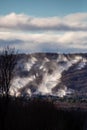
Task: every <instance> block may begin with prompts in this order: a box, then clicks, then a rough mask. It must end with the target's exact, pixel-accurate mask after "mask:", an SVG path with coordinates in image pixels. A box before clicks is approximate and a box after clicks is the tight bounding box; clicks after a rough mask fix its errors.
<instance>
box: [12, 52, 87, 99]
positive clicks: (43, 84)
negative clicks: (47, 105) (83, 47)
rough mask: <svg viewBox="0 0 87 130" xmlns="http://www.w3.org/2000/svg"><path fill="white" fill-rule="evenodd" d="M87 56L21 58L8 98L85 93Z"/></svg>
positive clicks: (36, 54) (27, 56)
mask: <svg viewBox="0 0 87 130" xmlns="http://www.w3.org/2000/svg"><path fill="white" fill-rule="evenodd" d="M86 79H87V54H56V53H34V54H28V55H25V54H22V55H21V54H20V55H19V56H18V60H17V65H16V67H15V77H14V79H13V80H12V83H11V88H10V94H11V95H14V96H20V95H23V96H32V95H37V94H40V95H54V96H59V97H63V96H65V95H70V94H72V93H75V92H78V93H81V92H82V93H83V94H86V91H87V81H86Z"/></svg>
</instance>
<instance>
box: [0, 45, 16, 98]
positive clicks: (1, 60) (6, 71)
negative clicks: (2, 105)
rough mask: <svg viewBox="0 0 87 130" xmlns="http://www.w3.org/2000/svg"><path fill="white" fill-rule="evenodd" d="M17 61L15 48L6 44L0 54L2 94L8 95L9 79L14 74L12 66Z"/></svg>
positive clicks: (0, 87) (0, 85)
mask: <svg viewBox="0 0 87 130" xmlns="http://www.w3.org/2000/svg"><path fill="white" fill-rule="evenodd" d="M16 63H17V53H16V51H15V48H10V47H9V46H7V47H6V48H4V49H3V50H2V51H1V55H0V91H1V94H2V96H6V97H7V98H8V96H9V89H10V85H11V80H12V78H13V76H14V68H15V65H16Z"/></svg>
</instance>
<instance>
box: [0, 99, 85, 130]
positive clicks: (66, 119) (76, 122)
mask: <svg viewBox="0 0 87 130" xmlns="http://www.w3.org/2000/svg"><path fill="white" fill-rule="evenodd" d="M4 112H5V104H4V99H3V98H0V130H87V111H81V110H69V109H68V110H63V109H62V110H61V109H57V108H56V106H54V104H53V103H52V102H47V101H46V100H41V99H33V100H31V101H23V99H21V98H16V99H15V100H13V99H10V100H9V104H8V111H7V112H6V114H4ZM3 115H5V117H4V120H3V119H2V118H3Z"/></svg>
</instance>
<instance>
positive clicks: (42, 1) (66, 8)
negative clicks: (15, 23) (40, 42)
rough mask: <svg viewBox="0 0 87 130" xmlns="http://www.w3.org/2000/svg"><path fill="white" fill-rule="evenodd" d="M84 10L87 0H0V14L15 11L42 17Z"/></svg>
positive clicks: (86, 9)
mask: <svg viewBox="0 0 87 130" xmlns="http://www.w3.org/2000/svg"><path fill="white" fill-rule="evenodd" d="M86 11H87V0H0V14H1V15H2V14H7V13H11V12H15V13H25V14H29V15H34V16H41V17H42V16H56V15H60V16H61V15H66V14H68V13H75V12H86Z"/></svg>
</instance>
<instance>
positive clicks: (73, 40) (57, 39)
mask: <svg viewBox="0 0 87 130" xmlns="http://www.w3.org/2000/svg"><path fill="white" fill-rule="evenodd" d="M0 39H1V40H0V45H2V44H3V45H5V44H10V45H13V46H15V47H16V48H17V49H20V50H24V51H28V50H29V51H30V52H34V51H35V52H36V51H45V50H46V51H47V50H48V51H57V50H59V49H61V50H63V51H64V49H65V50H66V49H83V50H84V49H87V32H65V33H61V34H57V33H38V34H31V33H30V34H27V33H16V32H14V33H11V32H0Z"/></svg>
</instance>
